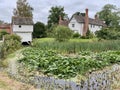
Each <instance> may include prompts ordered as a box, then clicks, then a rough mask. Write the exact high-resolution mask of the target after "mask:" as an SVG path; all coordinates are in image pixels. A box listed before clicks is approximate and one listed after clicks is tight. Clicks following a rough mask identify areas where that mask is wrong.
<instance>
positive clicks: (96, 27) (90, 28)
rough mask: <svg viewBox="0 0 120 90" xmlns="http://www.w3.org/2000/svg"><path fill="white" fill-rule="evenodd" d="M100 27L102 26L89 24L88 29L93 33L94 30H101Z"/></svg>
mask: <svg viewBox="0 0 120 90" xmlns="http://www.w3.org/2000/svg"><path fill="white" fill-rule="evenodd" d="M101 29H102V26H98V25H91V24H89V30H90V31H91V32H92V33H95V32H96V31H99V30H101Z"/></svg>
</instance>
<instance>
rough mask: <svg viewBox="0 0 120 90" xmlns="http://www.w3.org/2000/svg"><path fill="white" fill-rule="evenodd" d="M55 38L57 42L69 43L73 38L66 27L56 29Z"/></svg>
mask: <svg viewBox="0 0 120 90" xmlns="http://www.w3.org/2000/svg"><path fill="white" fill-rule="evenodd" d="M54 37H55V39H56V40H57V41H59V42H62V41H68V40H69V39H70V38H71V37H72V31H71V30H70V29H69V28H68V27H65V26H57V27H56V28H55V32H54Z"/></svg>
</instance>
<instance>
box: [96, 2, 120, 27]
mask: <svg viewBox="0 0 120 90" xmlns="http://www.w3.org/2000/svg"><path fill="white" fill-rule="evenodd" d="M97 14H98V15H99V18H100V19H101V20H104V21H105V23H106V25H107V26H108V27H116V26H118V25H119V20H120V16H119V15H120V11H119V9H118V8H117V7H116V6H115V5H111V4H107V5H105V6H104V7H103V8H102V10H101V11H100V12H98V13H97Z"/></svg>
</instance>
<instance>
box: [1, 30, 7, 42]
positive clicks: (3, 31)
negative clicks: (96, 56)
mask: <svg viewBox="0 0 120 90" xmlns="http://www.w3.org/2000/svg"><path fill="white" fill-rule="evenodd" d="M6 34H8V33H7V32H6V31H5V30H2V31H0V40H2V38H3V36H4V35H6Z"/></svg>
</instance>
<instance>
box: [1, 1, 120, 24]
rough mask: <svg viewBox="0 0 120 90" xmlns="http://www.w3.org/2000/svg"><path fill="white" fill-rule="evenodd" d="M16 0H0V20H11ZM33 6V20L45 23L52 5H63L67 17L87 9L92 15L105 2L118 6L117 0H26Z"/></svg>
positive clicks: (92, 15) (91, 15) (119, 5)
mask: <svg viewBox="0 0 120 90" xmlns="http://www.w3.org/2000/svg"><path fill="white" fill-rule="evenodd" d="M16 1H17V0H11V1H10V2H9V1H8V0H0V11H1V13H0V20H4V21H6V22H11V17H12V15H13V9H14V8H15V7H16ZM28 2H29V4H30V5H31V6H32V7H33V8H34V11H33V15H34V17H33V18H34V22H37V21H41V22H44V23H47V17H48V15H49V10H50V8H51V7H52V6H64V9H65V13H67V14H68V16H69V17H71V15H72V14H73V13H75V12H78V11H80V12H85V9H86V8H88V9H89V16H90V17H94V15H95V14H96V12H98V11H100V10H101V9H102V7H103V6H104V5H105V4H114V5H116V6H117V7H120V4H119V0H99V1H98V0H84V1H83V0H28Z"/></svg>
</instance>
